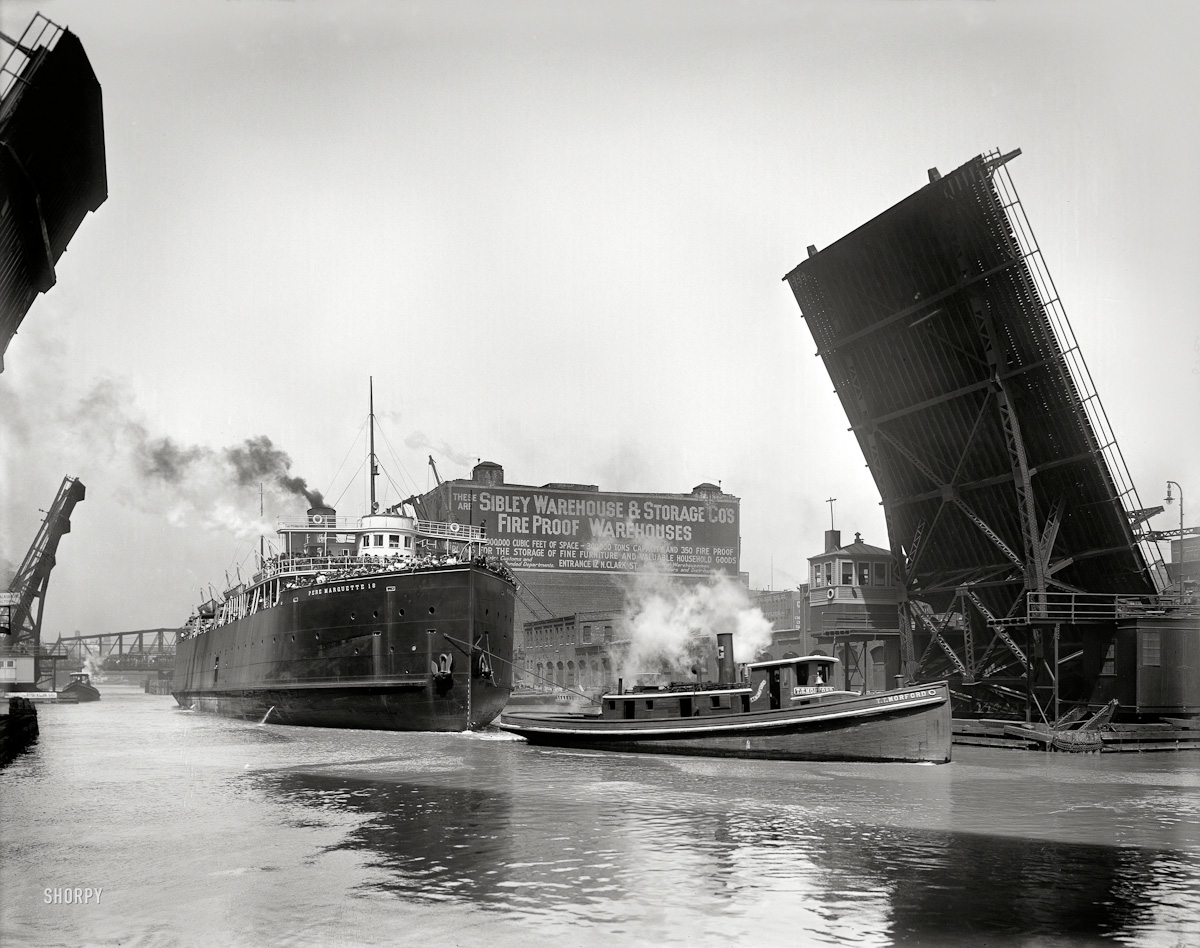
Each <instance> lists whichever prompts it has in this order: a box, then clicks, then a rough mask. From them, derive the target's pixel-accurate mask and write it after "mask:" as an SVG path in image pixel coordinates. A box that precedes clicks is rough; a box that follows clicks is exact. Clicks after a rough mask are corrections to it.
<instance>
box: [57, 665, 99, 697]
mask: <svg viewBox="0 0 1200 948" xmlns="http://www.w3.org/2000/svg"><path fill="white" fill-rule="evenodd" d="M58 694H59V697H60V698H61V697H72V698H74V699H75V700H76V701H78V702H83V701H99V700H100V690H99V689H98V688H97V687H96V686H95V685H93V684H92V676H91V675H89V674H88V673H87V672H85V671H78V672H75V673H74V674H72V675H71V680H70V682H69V683H68V684H67V686H66V687H65V688H63V690H62V691H60V692H59V693H58Z"/></svg>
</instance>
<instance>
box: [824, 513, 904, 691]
mask: <svg viewBox="0 0 1200 948" xmlns="http://www.w3.org/2000/svg"><path fill="white" fill-rule="evenodd" d="M808 562H809V587H808V600H809V615H810V621H811V629H812V637H813V642H814V643H815V645H816V646H817V647H818V648H819V649H820V650H821V651H823V652H826V653H828V654H832V655H838V656H839V657H840V658H841V659H842V666H841V668H840V669H839V673H840V674H841V675H842V676H843V677H842V680H841V682H840V684H841V685H842V686H843V687H845V688H846V689H847V690H850V691H858V690H868V691H882V690H885V689H886V688H889V687H891V686H892V685H891V682H892V679H894V677H895V676H896V675H897V674H899V670H900V642H899V613H898V605H899V602H900V588H899V586H898V585H897V577H896V573H895V568H894V565H893V562H892V554H891V551H890V550H885V549H883V548H882V547H878V546H872V545H871V544H869V543H866V542H865V541H864V540H863V538H862V534H860V533H855V534H854V542H853V543H849V544H847V545H845V546H843V545H842V538H841V531H840V530H832V529H831V530H826V531H825V552H823V553H820V554H818V555H817V556H810V557H809V559H808Z"/></svg>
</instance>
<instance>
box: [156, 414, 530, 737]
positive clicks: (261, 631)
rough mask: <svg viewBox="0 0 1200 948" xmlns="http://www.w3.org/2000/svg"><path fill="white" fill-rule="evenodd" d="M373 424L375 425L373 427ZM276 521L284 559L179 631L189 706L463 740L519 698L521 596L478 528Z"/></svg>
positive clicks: (371, 519) (181, 698) (312, 516)
mask: <svg viewBox="0 0 1200 948" xmlns="http://www.w3.org/2000/svg"><path fill="white" fill-rule="evenodd" d="M372 419H373V415H372ZM373 441H374V437H373V431H372V451H371V459H370V460H371V472H372V477H371V480H372V487H371V495H372V496H371V510H372V512H371V513H369V514H367V515H366V516H363V517H360V518H348V517H339V516H338V515H337V511H336V510H334V509H333V508H331V507H327V506H314V507H312V508H310V509H309V510H308V513H307V515H306V516H304V517H302V518H292V519H285V520H283V521H281V522H280V524H279V528H278V533H279V536H280V541H281V544H280V545H281V552H280V553H279V554H277V555H275V556H272V557H270V558H265V557H264V558H261V561H260V564H259V565H260V568H259V571H258V572H257V573H256V574H255V575H254V576H253V577H252V578H251V579H250V580H249V581H248V582H244V583H239V584H237V585H235V586H233V587H231V588H230V589H228V590H226V591H225V593H224V594H223V595H221V596H218V597H213V598H212V599H210V600H209V601H207V602H205V603H202V604H201V605H200V606H199V608H198V609H197V610H196V611H195V612H194V613H193V615H192V616H191V617H190V618H189V619H188V622H187V624H186V626H185V628H184V629H183V631H182V633H181V635H180V638H179V642H178V646H177V650H176V659H175V678H174V683H173V688H172V694H173V695H174V696H175V699H176V700H177V701H178V702H179V704H181V705H183V706H184V707H190V708H193V709H196V710H200V711H211V712H216V713H218V714H223V715H227V716H232V717H241V718H253V719H259V720H269V721H270V722H271V723H277V724H295V725H311V726H318V727H346V728H368V729H380V730H396V731H461V730H467V729H471V728H480V727H483V726H485V725H487V724H488V723H489V722H490V721H492V719H493V718H495V717H496V716H497V715H498V714H499V713H500V710H501V709H502V708H503V707H504V705H505V703H506V702H507V700H508V697H509V694H510V693H511V690H512V667H513V666H512V650H513V614H514V603H515V600H516V585H515V583H514V581H513V577H512V574H511V573H510V572H509V570H508V569H507V567H506V566H505V565H504V564H503V563H502V562H499V561H497V560H496V559H495V558H494V557H491V556H489V555H488V554H487V552H486V549H485V537H484V534H483V531H482V530H481V528H479V527H475V526H470V525H467V524H459V523H443V522H434V521H428V520H423V519H419V518H418V517H415V516H410V515H408V514H407V513H406V508H405V507H404V506H403V505H397V507H394V508H390V509H388V510H385V511H382V512H379V511H377V505H376V503H375V500H374V483H373V482H374V472H375V470H376V466H375V456H374V445H373Z"/></svg>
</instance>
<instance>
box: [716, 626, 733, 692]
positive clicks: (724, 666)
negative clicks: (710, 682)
mask: <svg viewBox="0 0 1200 948" xmlns="http://www.w3.org/2000/svg"><path fill="white" fill-rule="evenodd" d="M717 681H718V682H720V683H721V684H722V685H732V684H734V682H736V681H737V663H736V662H735V661H734V658H733V633H732V632H718V633H717Z"/></svg>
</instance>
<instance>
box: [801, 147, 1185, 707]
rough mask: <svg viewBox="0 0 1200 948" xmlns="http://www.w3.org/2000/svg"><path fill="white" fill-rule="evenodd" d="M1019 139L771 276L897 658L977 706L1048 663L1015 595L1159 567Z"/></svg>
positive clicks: (1034, 595)
mask: <svg viewBox="0 0 1200 948" xmlns="http://www.w3.org/2000/svg"><path fill="white" fill-rule="evenodd" d="M1019 154H1020V150H1019V149H1018V150H1016V151H1013V152H1011V153H1009V154H1004V155H1002V154H1000V152H998V151H995V152H989V153H987V154H984V155H980V156H978V157H976V158H974V159H972V160H971V161H969V162H967V163H966V164H964V165H963V166H962V167H960V168H958V169H956V170H955V171H953V172H952V173H950V174H948V175H946V176H945V177H942V176H940V175H939V174H938V173H937V171H936V169H933V170H931V171H930V173H929V177H930V183H929V184H928V185H926V186H925V187H923V188H921V189H920V190H919V191H917V192H916V193H914V194H912V195H910V196H909V197H908V198H906V199H905V200H903V201H901V202H900V203H899V204H897V205H895V206H894V207H892V208H890V209H889V210H887V211H885V212H883V213H882V214H880V215H879V216H878V217H876V218H874V219H873V220H871V221H869V222H868V223H866V224H864V225H862V226H861V227H859V228H858V229H857V230H855V231H853V232H851V233H850V234H848V235H847V236H845V237H843V238H842V239H840V240H838V241H837V242H835V243H833V244H831V245H830V246H829V247H827V248H825V249H823V250H821V251H820V252H817V251H816V248H814V247H810V248H809V256H808V259H806V260H804V261H803V262H802V263H800V264H799V265H798V266H797V267H796V268H795V269H793V270H792V271H791V272H790V273H788V274H787V276H786V277H785V279H786V280H787V282H788V283H789V284H790V286H791V288H792V291H793V293H794V294H795V297H796V301H797V302H798V303H799V305H800V309H801V312H802V315H803V317H804V319H805V321H806V322H807V323H808V326H809V329H810V331H811V332H812V335H813V339H814V340H815V341H816V343H817V346H818V353H817V354H818V355H820V356H821V358H822V360H823V361H824V364H825V367H826V369H827V370H828V372H829V375H830V378H831V379H832V381H833V384H834V387H835V390H836V392H837V395H838V397H839V399H840V400H841V403H842V406H843V407H844V409H845V411H846V415H847V417H848V419H849V421H850V425H851V429H850V430H852V431H853V432H854V434H855V437H856V438H857V439H858V442H859V445H860V446H861V448H862V451H863V454H864V456H865V457H866V461H867V465H868V467H869V469H870V471H871V473H872V475H873V477H874V478H875V483H876V485H877V486H878V488H879V493H880V496H881V498H882V501H883V508H884V514H885V518H886V522H887V528H888V538H889V543H890V547H891V551H892V554H893V557H894V559H895V563H896V567H897V575H898V576H899V578H900V582H901V583H902V585H903V593H902V595H901V603H900V613H901V614H900V629H901V661H902V663H903V665H904V668H905V671H906V673H907V674H908V675H910V676H912V677H913V678H914V679H915V680H930V679H933V678H943V677H948V678H950V679H951V680H952V681H957V682H960V683H962V684H966V685H970V686H973V687H970V688H968V689H966V692H962V691H960V696H962V695H963V694H964V693H968V694H970V695H971V696H972V697H973V698H978V697H979V696H980V695H981V694H983V695H985V696H986V697H987V698H988V701H985V704H989V702H990V704H992V705H994V704H996V703H999V704H1001V705H1003V704H1004V703H1005V702H1006V701H1007V702H1010V703H1011V701H1012V700H1013V699H1021V698H1023V697H1024V698H1025V699H1026V700H1028V697H1029V696H1030V695H1032V693H1033V688H1034V681H1033V679H1036V678H1037V677H1038V676H1039V675H1041V677H1042V679H1043V680H1044V679H1045V678H1046V676H1047V675H1049V676H1050V677H1052V678H1054V679H1055V680H1057V679H1058V678H1059V676H1060V669H1059V668H1058V666H1057V665H1056V666H1055V667H1054V668H1053V669H1051V668H1050V667H1049V665H1048V664H1047V663H1046V662H1045V660H1044V659H1045V654H1044V653H1045V650H1044V649H1043V647H1042V643H1041V633H1040V632H1039V631H1038V628H1037V626H1036V625H1035V624H1032V623H1030V622H1029V621H1028V615H1029V608H1028V603H1029V602H1033V603H1034V604H1035V605H1036V603H1038V602H1040V601H1043V600H1044V598H1045V597H1046V596H1047V595H1048V594H1051V593H1057V592H1066V593H1111V594H1122V595H1126V596H1155V595H1157V594H1159V593H1161V592H1162V591H1163V590H1164V589H1165V586H1166V582H1167V580H1166V572H1165V568H1164V567H1163V563H1162V557H1161V555H1160V554H1159V552H1158V548H1157V545H1156V544H1155V543H1153V542H1150V538H1149V534H1148V531H1146V530H1145V528H1144V526H1143V524H1144V521H1145V519H1146V517H1145V515H1146V514H1147V513H1148V512H1149V511H1147V510H1146V509H1145V508H1143V507H1142V505H1141V503H1140V502H1139V500H1138V498H1137V493H1136V491H1135V490H1134V488H1133V485H1132V483H1131V481H1130V478H1129V475H1128V472H1127V470H1126V467H1125V463H1124V459H1123V458H1122V456H1121V453H1120V449H1119V448H1118V446H1117V443H1116V439H1115V438H1114V437H1113V435H1112V432H1111V429H1110V427H1109V424H1108V420H1107V418H1106V416H1105V413H1104V410H1103V408H1102V406H1101V405H1100V400H1099V397H1098V395H1097V394H1096V390H1095V387H1094V386H1093V384H1092V381H1091V377H1090V375H1089V373H1088V371H1087V367H1086V365H1085V363H1084V361H1083V357H1082V354H1081V353H1080V351H1079V346H1078V344H1077V343H1076V341H1075V338H1074V334H1073V333H1072V331H1071V328H1070V324H1069V323H1068V322H1067V319H1066V314H1065V312H1064V311H1063V308H1062V305H1061V303H1060V301H1059V299H1058V294H1057V292H1056V290H1055V289H1054V285H1053V282H1052V281H1051V280H1050V276H1049V272H1048V271H1047V270H1046V267H1045V264H1044V262H1043V260H1042V257H1041V252H1040V250H1038V248H1037V245H1036V243H1035V241H1034V239H1033V234H1032V230H1031V228H1030V227H1029V224H1028V221H1027V219H1026V218H1025V215H1024V211H1023V209H1022V208H1021V205H1020V202H1019V200H1018V198H1017V196H1016V190H1015V188H1014V187H1013V185H1012V181H1011V179H1010V178H1009V176H1008V171H1007V168H1006V164H1007V163H1008V162H1009V161H1010V160H1011V159H1012V158H1014V157H1016V156H1017V155H1019ZM1095 631H1096V630H1095V628H1094V627H1093V628H1092V630H1091V631H1090V632H1089V630H1088V628H1086V627H1082V626H1081V627H1078V628H1075V629H1074V631H1073V632H1070V631H1069V633H1068V634H1069V635H1070V634H1073V635H1074V636H1075V639H1076V640H1078V639H1079V638H1080V636H1082V635H1086V634H1095ZM1056 641H1057V639H1056ZM1073 644H1074V645H1075V646H1078V644H1079V642H1078V641H1075V642H1074V643H1073ZM1081 652H1082V649H1081V648H1078V647H1070V645H1069V646H1068V648H1067V654H1068V656H1069V658H1071V659H1076V658H1078V656H1079V654H1081ZM1061 661H1067V659H1063V660H1061ZM974 686H982V687H974ZM1056 694H1057V692H1056Z"/></svg>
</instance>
